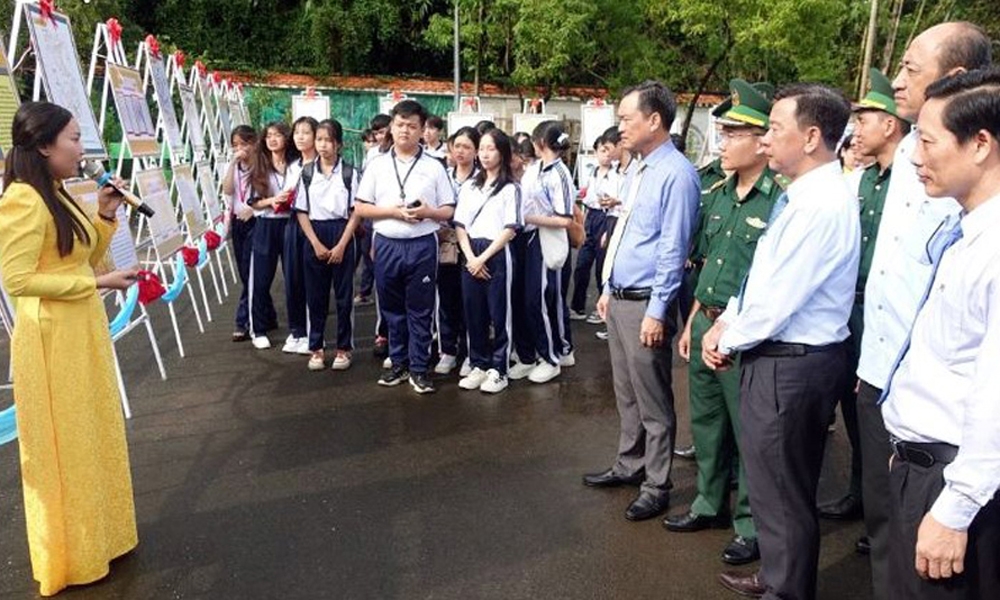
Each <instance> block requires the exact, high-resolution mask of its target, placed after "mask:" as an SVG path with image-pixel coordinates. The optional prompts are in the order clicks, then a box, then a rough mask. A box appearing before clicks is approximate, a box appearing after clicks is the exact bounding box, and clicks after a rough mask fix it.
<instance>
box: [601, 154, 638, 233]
mask: <svg viewBox="0 0 1000 600" xmlns="http://www.w3.org/2000/svg"><path fill="white" fill-rule="evenodd" d="M637 162H638V161H637V160H636V159H635V158H633V159H632V160H630V161H629V162H628V166H627V167H625V169H624V170H623V169H622V165H621V162H618V161H615V165H614V169H615V175H617V176H618V187H617V188H616V189H615V190H614V192H613V193H612V192H609V194H611V196H613V197H614V198H615V199H617V200H618V204H616V205H614V206H612V207H611V208H609V209H608V216H609V217H614V218H616V219H617V218H618V217H621V216H622V208H624V205H623V203H624V202H625V180H626V179H628V176H629V174H630V173H631V172H632V171H633V170H634V169H635V165H636V163H637Z"/></svg>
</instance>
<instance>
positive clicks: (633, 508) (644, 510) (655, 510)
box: [625, 492, 670, 521]
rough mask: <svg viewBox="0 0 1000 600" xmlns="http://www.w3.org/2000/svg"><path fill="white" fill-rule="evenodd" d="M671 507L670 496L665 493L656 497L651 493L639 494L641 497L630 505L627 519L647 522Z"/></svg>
mask: <svg viewBox="0 0 1000 600" xmlns="http://www.w3.org/2000/svg"><path fill="white" fill-rule="evenodd" d="M669 505H670V496H668V495H667V493H666V492H664V493H663V494H662V495H660V496H655V495H653V494H652V493H651V492H639V497H638V498H636V499H635V500H634V501H633V502H632V504H629V505H628V510H626V511H625V518H626V519H628V520H629V521H645V520H646V519H652V518H653V517H656V516H659V515H660V514H662V513H663V511H665V510H667V506H669Z"/></svg>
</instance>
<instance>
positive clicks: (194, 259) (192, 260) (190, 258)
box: [181, 246, 201, 267]
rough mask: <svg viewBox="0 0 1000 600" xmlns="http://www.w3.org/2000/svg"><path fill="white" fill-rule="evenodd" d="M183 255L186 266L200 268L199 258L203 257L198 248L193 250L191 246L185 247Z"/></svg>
mask: <svg viewBox="0 0 1000 600" xmlns="http://www.w3.org/2000/svg"><path fill="white" fill-rule="evenodd" d="M181 255H183V256H184V264H185V265H187V266H189V267H196V266H198V258H199V257H200V256H201V251H200V250H198V249H197V248H192V247H191V246H184V247H183V248H181Z"/></svg>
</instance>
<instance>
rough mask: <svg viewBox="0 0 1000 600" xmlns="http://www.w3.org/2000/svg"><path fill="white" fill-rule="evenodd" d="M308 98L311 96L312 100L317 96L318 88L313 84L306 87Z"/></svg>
mask: <svg viewBox="0 0 1000 600" xmlns="http://www.w3.org/2000/svg"><path fill="white" fill-rule="evenodd" d="M306 98H309V99H310V100H313V99H315V98H316V88H314V87H313V86H311V85H310V86H309V87H307V88H306Z"/></svg>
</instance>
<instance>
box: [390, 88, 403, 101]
mask: <svg viewBox="0 0 1000 600" xmlns="http://www.w3.org/2000/svg"><path fill="white" fill-rule="evenodd" d="M402 99H403V92H401V91H399V90H392V100H393V102H399V101H400V100H402Z"/></svg>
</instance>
